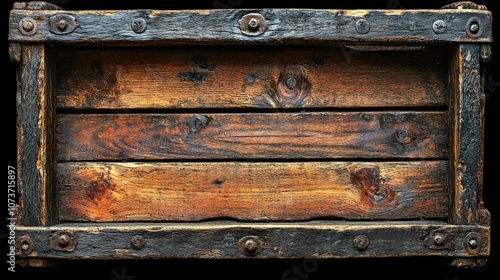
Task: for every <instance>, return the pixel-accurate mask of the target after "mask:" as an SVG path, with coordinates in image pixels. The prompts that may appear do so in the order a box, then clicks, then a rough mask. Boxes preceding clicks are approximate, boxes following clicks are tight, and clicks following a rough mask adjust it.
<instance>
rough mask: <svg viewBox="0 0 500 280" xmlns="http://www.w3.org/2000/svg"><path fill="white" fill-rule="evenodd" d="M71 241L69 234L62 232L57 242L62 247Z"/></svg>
mask: <svg viewBox="0 0 500 280" xmlns="http://www.w3.org/2000/svg"><path fill="white" fill-rule="evenodd" d="M69 242H70V238H69V236H67V235H66V234H62V235H60V236H59V237H58V238H57V243H58V244H59V246H61V247H66V246H68V244H69Z"/></svg>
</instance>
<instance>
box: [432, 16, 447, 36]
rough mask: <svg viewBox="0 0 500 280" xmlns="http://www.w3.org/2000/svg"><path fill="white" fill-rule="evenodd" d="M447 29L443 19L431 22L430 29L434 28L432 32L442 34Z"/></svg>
mask: <svg viewBox="0 0 500 280" xmlns="http://www.w3.org/2000/svg"><path fill="white" fill-rule="evenodd" d="M446 29H447V26H446V22H444V21H443V20H440V19H439V20H436V21H435V22H434V23H433V24H432V30H434V33H436V34H442V33H444V32H445V31H446Z"/></svg>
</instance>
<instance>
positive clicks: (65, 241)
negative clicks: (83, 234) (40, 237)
mask: <svg viewBox="0 0 500 280" xmlns="http://www.w3.org/2000/svg"><path fill="white" fill-rule="evenodd" d="M49 240H50V246H51V247H52V249H54V250H56V251H60V252H72V251H73V250H75V247H76V243H77V242H76V236H75V234H74V233H72V232H71V231H68V230H62V231H58V232H55V233H54V234H52V236H50V239H49Z"/></svg>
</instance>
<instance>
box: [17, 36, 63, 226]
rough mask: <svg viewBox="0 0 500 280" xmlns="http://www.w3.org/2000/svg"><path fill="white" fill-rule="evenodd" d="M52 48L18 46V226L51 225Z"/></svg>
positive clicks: (53, 129) (52, 147) (53, 117)
mask: <svg viewBox="0 0 500 280" xmlns="http://www.w3.org/2000/svg"><path fill="white" fill-rule="evenodd" d="M51 52H52V48H51V47H50V46H47V45H38V44H36V45H31V44H26V45H22V46H21V51H20V53H21V54H22V56H21V58H20V63H19V64H18V67H17V80H18V83H17V85H18V88H17V96H16V103H17V104H16V111H17V117H16V118H17V127H18V135H17V139H18V147H17V149H18V150H17V156H18V182H19V185H18V192H19V205H20V212H19V213H18V215H19V220H18V224H20V225H26V226H42V225H49V224H54V223H55V222H56V221H55V220H54V219H55V217H56V215H55V209H56V194H55V192H56V190H55V184H54V181H53V180H54V179H55V152H54V143H55V98H54V94H53V90H54V80H53V79H54V75H53V69H52V67H53V65H51V63H50V61H51V57H52V54H51Z"/></svg>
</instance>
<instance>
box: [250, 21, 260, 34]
mask: <svg viewBox="0 0 500 280" xmlns="http://www.w3.org/2000/svg"><path fill="white" fill-rule="evenodd" d="M259 26H260V20H259V19H258V18H252V19H250V20H249V21H248V28H249V29H250V30H252V31H255V30H257V29H259Z"/></svg>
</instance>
